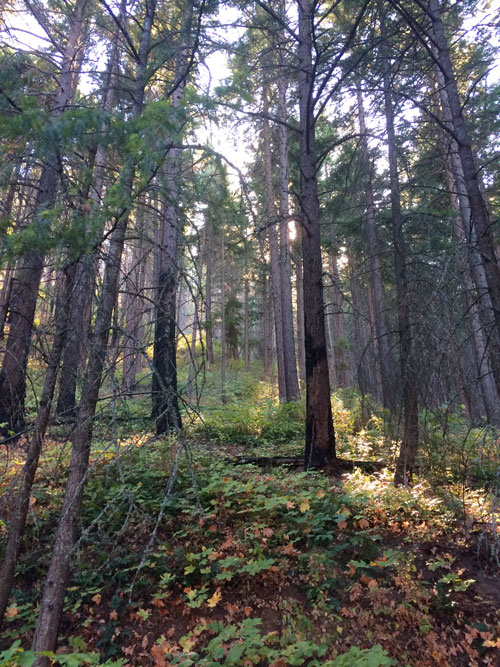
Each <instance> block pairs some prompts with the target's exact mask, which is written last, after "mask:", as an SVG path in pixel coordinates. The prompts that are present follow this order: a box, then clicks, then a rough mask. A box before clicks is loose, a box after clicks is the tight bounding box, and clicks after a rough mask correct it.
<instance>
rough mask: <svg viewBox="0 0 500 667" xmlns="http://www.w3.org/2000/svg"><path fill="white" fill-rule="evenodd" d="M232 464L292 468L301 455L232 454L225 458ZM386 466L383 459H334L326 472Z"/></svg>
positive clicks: (301, 461) (301, 460) (301, 462)
mask: <svg viewBox="0 0 500 667" xmlns="http://www.w3.org/2000/svg"><path fill="white" fill-rule="evenodd" d="M226 460H227V461H228V463H232V464H234V465H245V464H252V465H256V466H260V467H262V468H267V467H272V466H289V467H292V468H303V467H304V457H303V456H233V457H230V458H228V459H226ZM386 467H387V463H386V462H385V461H356V460H351V459H335V461H333V462H332V463H331V464H329V466H328V472H350V471H352V470H354V468H360V469H361V470H363V471H364V472H375V471H376V470H382V469H383V468H386Z"/></svg>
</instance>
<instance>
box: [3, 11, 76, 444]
mask: <svg viewBox="0 0 500 667" xmlns="http://www.w3.org/2000/svg"><path fill="white" fill-rule="evenodd" d="M87 4H88V0H78V1H77V3H76V5H75V8H74V11H73V14H72V16H71V25H70V29H69V34H68V41H67V46H66V48H65V51H64V54H63V58H62V65H61V73H60V76H59V86H58V90H57V94H56V100H55V105H54V107H53V109H52V112H51V122H53V123H55V122H56V121H57V118H58V117H59V116H60V115H61V114H62V113H63V112H64V111H65V109H66V108H67V106H68V104H69V103H70V102H71V99H72V96H73V95H74V92H75V88H76V80H77V77H78V71H77V70H76V66H75V65H78V63H79V62H80V58H79V54H80V51H81V49H82V48H83V44H82V36H83V29H84V24H85V9H86V6H87ZM47 151H48V156H47V158H46V160H45V162H44V164H43V165H42V170H41V176H40V181H39V185H38V192H37V196H36V206H35V213H34V220H33V222H32V223H31V224H32V225H34V226H36V227H38V226H39V227H40V228H41V230H44V229H45V227H46V225H47V222H46V221H45V219H44V216H43V213H44V212H45V211H47V210H48V209H50V208H52V207H53V206H54V204H55V201H56V194H57V187H58V182H59V177H60V171H61V162H60V158H59V155H58V151H57V146H50V147H48V149H47ZM43 266H44V254H43V252H42V251H41V250H38V249H37V250H30V251H29V252H27V253H26V254H25V255H24V256H23V257H22V258H21V260H20V262H19V266H18V268H17V270H16V274H15V276H14V277H13V278H12V288H11V299H10V306H9V310H10V320H9V321H10V328H9V335H8V337H7V344H6V350H5V354H4V358H3V363H2V369H1V371H0V423H2V422H5V423H6V424H7V430H10V431H13V432H14V433H19V432H21V431H22V430H23V429H24V426H25V418H24V398H25V393H26V368H27V363H28V355H29V350H30V342H31V333H32V328H33V321H34V317H35V308H36V302H37V297H38V289H39V286H40V280H41V277H42V271H43Z"/></svg>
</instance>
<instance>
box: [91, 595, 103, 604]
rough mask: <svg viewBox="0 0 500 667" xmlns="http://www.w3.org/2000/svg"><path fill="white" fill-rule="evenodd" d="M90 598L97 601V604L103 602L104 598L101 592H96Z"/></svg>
mask: <svg viewBox="0 0 500 667" xmlns="http://www.w3.org/2000/svg"><path fill="white" fill-rule="evenodd" d="M90 599H91V600H92V602H95V604H96V605H100V604H101V599H102V598H101V594H100V593H96V594H95V595H94V596H93V597H91V598H90Z"/></svg>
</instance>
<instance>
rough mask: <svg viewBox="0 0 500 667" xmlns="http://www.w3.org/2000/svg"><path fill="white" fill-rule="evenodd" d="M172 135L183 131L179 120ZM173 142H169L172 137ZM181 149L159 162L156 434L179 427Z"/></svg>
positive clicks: (184, 35) (180, 93) (183, 36)
mask: <svg viewBox="0 0 500 667" xmlns="http://www.w3.org/2000/svg"><path fill="white" fill-rule="evenodd" d="M192 19H193V3H192V2H191V0H188V1H187V2H186V4H185V6H184V12H183V15H182V23H181V27H180V40H181V41H180V43H179V44H178V45H177V46H178V47H179V53H178V56H177V58H176V62H175V72H174V83H175V86H176V87H175V90H174V92H173V93H172V97H171V104H172V108H173V109H174V110H176V112H177V113H179V111H180V106H181V102H182V99H183V97H184V90H185V86H186V77H187V74H188V72H187V67H188V56H189V48H190V47H189V44H190V41H191V24H192ZM176 129H177V132H176V140H177V141H179V137H180V136H182V126H181V124H180V123H179V122H178V127H177V128H176ZM172 143H173V142H172ZM181 162H182V149H181V148H178V147H174V146H173V145H172V146H171V147H170V149H169V151H168V155H167V158H166V160H165V164H164V167H163V173H162V179H163V188H164V193H165V194H164V197H163V200H162V206H161V211H162V215H161V227H160V234H161V237H160V248H159V253H160V255H159V266H158V288H157V290H156V300H157V301H156V304H155V309H156V322H155V336H154V351H153V365H154V371H155V372H154V376H153V388H152V398H153V411H152V416H153V417H154V418H155V420H156V433H157V435H161V434H168V433H173V432H176V431H178V429H179V428H181V426H182V421H181V414H180V410H179V398H178V390H177V346H176V308H175V300H176V299H175V297H176V294H177V288H178V285H179V255H180V253H179V248H180V236H181V233H182V221H181V216H180V213H179V210H178V201H179V194H180V187H179V179H180V172H181Z"/></svg>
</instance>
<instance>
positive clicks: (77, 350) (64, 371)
mask: <svg viewBox="0 0 500 667" xmlns="http://www.w3.org/2000/svg"><path fill="white" fill-rule="evenodd" d="M125 11H126V0H121V3H120V15H119V16H120V20H124V17H125ZM119 55H120V41H119V34H118V31H117V33H116V34H115V38H114V41H113V43H112V48H111V52H110V55H109V58H108V63H107V67H106V81H105V88H104V93H103V96H102V100H101V103H100V108H101V110H102V111H109V110H110V109H112V108H113V106H114V104H115V102H116V99H117V83H118V81H117V72H116V68H117V64H118V60H119ZM102 130H103V131H104V130H105V123H103V127H102ZM106 153H107V151H106V148H105V147H104V146H103V145H102V144H101V143H98V144H97V145H96V146H95V147H94V149H93V155H92V156H91V163H93V164H92V168H93V176H94V179H93V182H92V183H91V184H90V183H89V185H88V187H87V188H86V191H85V193H84V195H83V197H82V199H83V200H84V201H85V200H86V199H89V200H90V203H91V212H92V213H94V214H97V211H98V210H99V209H100V207H101V197H102V192H103V188H104V172H105V168H106ZM101 231H102V230H98V231H97V232H96V235H95V238H94V239H90V243H89V245H90V246H92V245H93V243H94V242H95V241H97V236H98V234H100V233H101ZM96 273H97V262H96V259H95V257H93V256H92V255H91V254H89V252H86V253H85V254H84V255H82V257H80V258H79V260H78V262H77V266H76V276H75V287H74V290H73V297H72V299H71V302H70V305H69V308H70V315H69V319H68V321H69V329H68V334H67V340H66V344H65V346H64V352H63V359H62V368H61V373H60V378H59V395H58V399H57V407H56V412H57V415H58V416H59V417H60V418H62V419H69V420H73V419H74V417H75V415H76V385H77V380H78V374H79V371H80V369H81V368H82V366H83V364H84V363H85V359H84V358H83V359H82V350H83V349H84V346H85V343H86V342H87V341H86V338H87V335H88V332H89V329H90V327H89V320H90V311H91V307H92V301H93V288H94V281H95V276H96Z"/></svg>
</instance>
